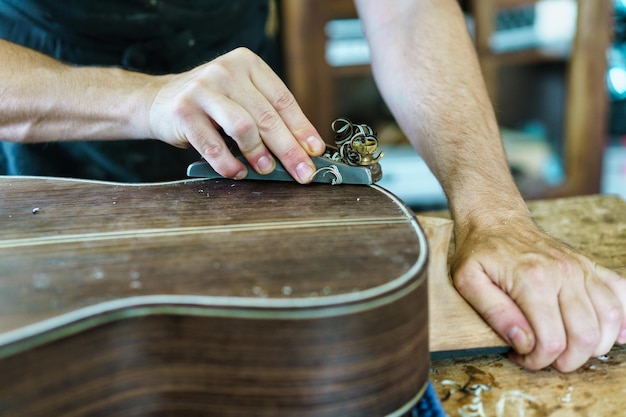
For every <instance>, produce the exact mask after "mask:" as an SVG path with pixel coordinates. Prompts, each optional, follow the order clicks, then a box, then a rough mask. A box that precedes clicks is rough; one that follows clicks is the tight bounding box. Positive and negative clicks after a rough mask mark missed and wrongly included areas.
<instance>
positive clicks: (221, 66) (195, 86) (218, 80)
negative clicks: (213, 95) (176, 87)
mask: <svg viewBox="0 0 626 417" xmlns="http://www.w3.org/2000/svg"><path fill="white" fill-rule="evenodd" d="M199 75H200V78H196V79H193V80H190V81H189V83H188V84H187V86H188V88H189V89H191V90H199V89H202V88H204V86H205V80H211V81H213V82H214V83H215V84H217V85H228V84H229V83H230V82H231V79H232V78H233V73H232V71H231V69H230V66H229V64H228V62H227V61H226V60H223V59H216V60H214V61H211V62H209V63H208V64H206V65H204V66H203V67H202V68H201V69H200V73H199Z"/></svg>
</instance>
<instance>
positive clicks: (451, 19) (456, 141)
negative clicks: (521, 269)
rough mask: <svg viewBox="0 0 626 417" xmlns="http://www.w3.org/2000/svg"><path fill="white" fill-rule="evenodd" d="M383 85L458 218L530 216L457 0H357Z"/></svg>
mask: <svg viewBox="0 0 626 417" xmlns="http://www.w3.org/2000/svg"><path fill="white" fill-rule="evenodd" d="M357 5H358V7H359V13H360V17H361V19H362V21H363V23H364V27H365V30H366V36H367V38H368V42H369V44H370V47H371V50H372V67H373V71H374V76H375V79H376V82H377V84H378V86H379V88H380V90H381V93H382V95H383V97H384V99H385V101H386V102H387V104H388V105H389V107H390V109H391V111H392V113H393V115H394V116H395V118H396V120H397V122H398V123H399V124H400V127H401V128H402V129H403V131H404V132H405V134H406V135H407V136H408V138H409V140H410V141H411V142H412V144H413V145H414V146H415V147H416V149H417V150H418V151H419V153H420V154H421V155H422V157H423V158H424V159H425V161H426V163H427V164H428V166H429V167H430V168H431V170H432V171H433V173H434V174H435V176H436V177H437V178H438V180H439V181H440V183H441V185H442V187H443V189H444V190H445V192H446V195H447V196H448V201H449V203H450V209H451V211H452V214H453V216H454V218H455V220H456V221H457V223H458V222H465V221H468V222H490V221H494V220H495V221H499V220H498V219H497V217H498V216H497V213H502V214H503V216H502V218H504V217H506V216H507V215H511V216H527V210H526V206H525V204H524V202H523V200H522V198H521V197H520V195H519V192H518V191H517V189H516V187H515V184H514V183H513V180H512V177H511V175H510V172H509V168H508V166H507V163H506V158H505V155H504V150H503V148H502V145H501V140H500V136H499V131H498V126H497V122H496V119H495V116H494V113H493V109H492V107H491V103H490V101H489V99H488V96H487V93H486V90H485V87H484V82H483V79H482V75H481V72H480V68H479V66H478V62H477V59H476V56H475V53H474V48H473V45H472V43H471V39H470V38H469V36H468V34H467V29H466V28H465V22H464V19H463V15H462V13H461V11H460V9H459V6H458V4H457V2H456V1H455V0H425V1H414V0H407V1H403V0H397V1H394V2H379V1H376V0H374V1H369V0H359V1H357Z"/></svg>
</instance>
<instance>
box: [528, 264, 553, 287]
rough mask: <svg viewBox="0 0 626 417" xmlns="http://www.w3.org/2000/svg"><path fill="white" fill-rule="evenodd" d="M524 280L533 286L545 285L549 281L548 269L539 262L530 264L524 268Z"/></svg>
mask: <svg viewBox="0 0 626 417" xmlns="http://www.w3.org/2000/svg"><path fill="white" fill-rule="evenodd" d="M524 280H525V281H527V283H528V284H529V285H531V286H535V287H536V286H543V285H544V284H545V283H546V282H547V281H548V275H547V272H546V269H545V268H544V267H543V266H542V265H540V264H538V263H534V264H531V265H528V266H526V268H525V270H524Z"/></svg>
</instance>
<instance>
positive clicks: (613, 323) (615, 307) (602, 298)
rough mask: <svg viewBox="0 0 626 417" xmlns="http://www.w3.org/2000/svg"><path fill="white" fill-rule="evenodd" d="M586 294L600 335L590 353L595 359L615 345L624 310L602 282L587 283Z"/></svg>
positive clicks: (590, 281) (592, 281) (591, 281)
mask: <svg viewBox="0 0 626 417" xmlns="http://www.w3.org/2000/svg"><path fill="white" fill-rule="evenodd" d="M587 294H589V298H590V300H591V302H592V304H593V306H594V308H595V312H596V316H597V321H598V327H599V333H600V334H599V340H598V341H597V343H596V346H595V349H594V351H593V353H592V356H596V357H597V356H600V355H604V354H606V353H607V352H608V351H609V350H611V348H612V347H613V345H614V344H615V341H616V340H617V338H618V336H619V333H620V329H621V326H622V322H623V321H624V320H623V318H624V310H623V307H622V304H621V302H620V301H619V299H618V298H617V296H616V295H615V294H613V291H611V289H610V288H609V287H608V286H606V285H605V284H604V283H603V282H602V281H598V280H589V281H587Z"/></svg>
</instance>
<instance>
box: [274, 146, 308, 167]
mask: <svg viewBox="0 0 626 417" xmlns="http://www.w3.org/2000/svg"><path fill="white" fill-rule="evenodd" d="M304 158H307V155H306V153H305V152H304V150H303V149H302V148H301V147H300V146H299V145H294V146H290V147H289V148H287V149H286V150H285V151H284V152H282V153H281V154H280V160H281V161H285V162H287V163H292V164H295V163H297V162H300V161H301V160H303V159H304Z"/></svg>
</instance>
